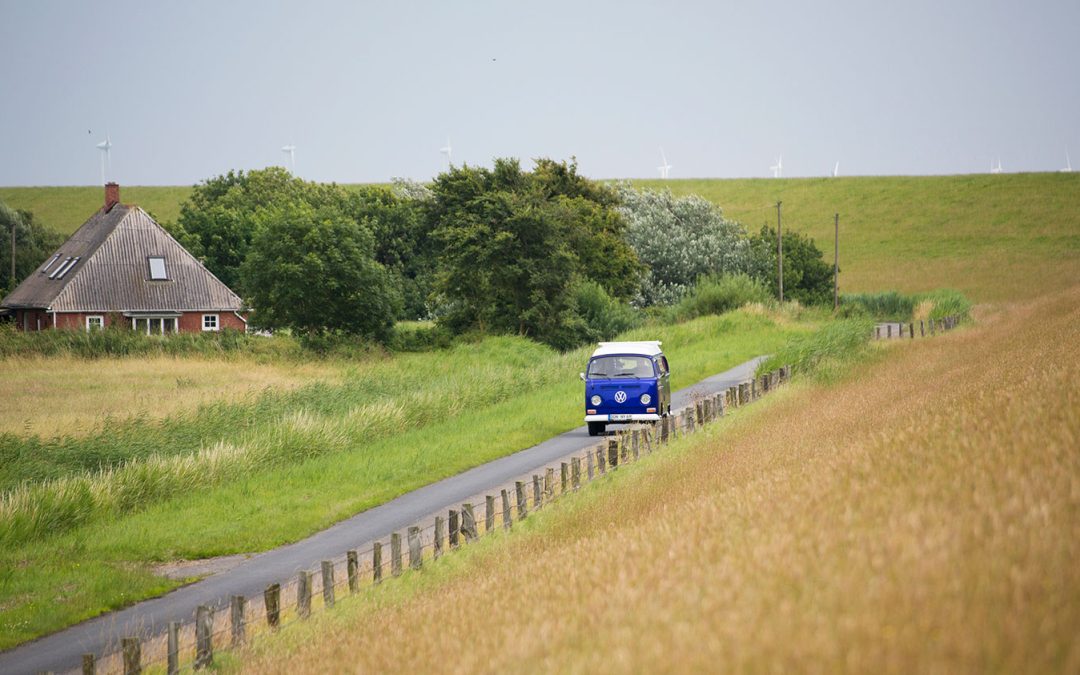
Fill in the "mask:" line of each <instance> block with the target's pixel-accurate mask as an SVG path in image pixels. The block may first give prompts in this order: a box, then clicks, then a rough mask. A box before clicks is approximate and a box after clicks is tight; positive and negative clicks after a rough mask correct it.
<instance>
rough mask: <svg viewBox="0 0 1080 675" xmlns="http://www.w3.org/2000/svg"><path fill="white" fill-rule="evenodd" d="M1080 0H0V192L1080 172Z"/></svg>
mask: <svg viewBox="0 0 1080 675" xmlns="http://www.w3.org/2000/svg"><path fill="white" fill-rule="evenodd" d="M1078 67H1080V1H1078V0H1058V1H1050V0H1034V1H1029V2H1017V1H1016V0H1009V1H1004V2H1000V1H997V0H978V1H975V0H972V1H967V2H949V1H948V0H930V1H924V0H904V1H903V2H872V1H867V0H852V1H850V2H829V1H827V0H823V1H821V2H802V1H799V2H752V1H747V0H743V1H741V2H722V1H712V2H683V3H675V2H640V1H636V0H621V1H618V2H595V1H591V0H577V1H575V2H562V1H558V2H553V1H551V0H546V1H545V2H519V1H515V0H501V1H498V2H496V1H478V2H471V1H468V2H467V1H464V0H461V1H458V0H436V1H432V2H421V1H402V2H386V1H385V0H381V1H379V2H319V1H316V0H305V1H304V2H288V3H284V2H281V3H277V2H261V1H260V2H236V1H230V2H217V1H213V2H190V1H188V2H146V1H144V0H139V1H133V2H113V1H102V0H95V1H94V2H74V1H71V2H56V1H52V0H44V1H43V0H33V1H31V0H24V1H18V2H17V1H14V0H0V93H2V96H0V128H2V132H3V138H4V141H3V144H2V146H0V148H2V149H0V153H2V155H0V156H2V157H3V158H4V161H2V162H0V185H91V184H98V183H100V181H101V175H100V173H101V169H100V159H99V156H100V154H101V153H100V151H99V150H98V149H97V148H96V147H95V145H96V144H97V143H99V142H101V141H102V140H104V139H105V137H106V134H108V135H109V138H110V139H111V141H112V144H113V148H112V151H111V169H110V172H109V178H110V179H115V180H118V181H119V182H121V183H122V184H128V185H177V184H194V183H196V182H198V181H200V180H203V179H205V178H208V177H211V176H215V175H218V174H220V173H223V172H225V171H228V170H229V169H254V168H261V167H265V166H268V165H273V164H278V165H286V164H287V162H288V158H287V155H286V154H285V153H283V152H282V151H281V147H282V146H284V145H287V144H290V143H292V144H295V146H296V153H295V161H296V164H295V168H296V173H297V174H298V175H300V176H301V177H303V178H307V179H312V180H320V181H337V182H344V183H352V182H377V181H378V182H381V181H386V180H388V179H390V178H391V177H395V176H403V177H409V178H414V179H418V180H427V179H430V178H431V177H432V176H434V175H435V174H437V173H438V172H439V171H441V170H443V169H444V168H445V166H446V158H445V155H442V154H440V151H439V150H440V148H441V147H443V146H445V145H446V143H447V138H449V139H450V143H451V146H452V148H453V151H452V152H453V160H454V162H455V164H457V163H462V162H464V163H468V164H480V165H488V166H490V164H491V160H492V158H493V157H504V156H512V157H519V158H521V159H523V160H525V161H526V163H527V164H528V160H529V159H530V158H535V157H541V156H547V157H552V158H554V159H567V158H570V157H571V156H576V157H577V160H578V163H579V166H580V168H581V170H582V171H583V172H584V173H585V174H586V175H589V176H592V177H595V178H613V177H626V178H634V177H657V176H658V170H657V167H658V166H659V165H660V164H661V156H660V148H661V147H663V149H664V152H665V153H666V155H667V160H668V162H669V163H670V165H671V167H672V168H671V170H670V176H671V177H672V178H687V177H755V176H769V175H771V172H770V169H769V167H770V166H772V165H774V164H776V160H777V158H778V157H779V156H781V155H782V156H783V173H784V175H785V176H821V175H826V174H828V173H830V172H831V171H832V169H833V167H834V165H835V163H836V162H837V161H839V163H840V173H841V174H842V175H867V174H941V173H972V172H986V171H988V170H989V168H990V165H991V163H992V162H995V161H996V160H998V159H999V158H1000V161H1001V164H1002V167H1003V169H1004V170H1005V171H1056V170H1058V169H1061V168H1062V167H1064V165H1065V161H1066V160H1065V155H1066V152H1067V151H1068V152H1070V153H1071V154H1072V157H1073V161H1074V162H1076V163H1077V165H1078V168H1080V73H1078V70H1080V68H1078Z"/></svg>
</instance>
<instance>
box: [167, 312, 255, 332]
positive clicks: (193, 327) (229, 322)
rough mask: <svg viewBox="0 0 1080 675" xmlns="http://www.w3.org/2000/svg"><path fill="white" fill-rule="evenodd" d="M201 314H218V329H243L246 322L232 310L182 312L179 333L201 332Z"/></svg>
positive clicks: (245, 326)
mask: <svg viewBox="0 0 1080 675" xmlns="http://www.w3.org/2000/svg"><path fill="white" fill-rule="evenodd" d="M203 314H217V315H218V330H222V329H225V328H231V329H232V330H245V329H246V328H247V324H246V323H244V322H243V321H241V320H240V319H239V318H238V317H237V316H236V314H234V313H232V312H184V314H183V315H182V316H181V317H180V332H181V333H201V332H202V322H203V319H202V318H203Z"/></svg>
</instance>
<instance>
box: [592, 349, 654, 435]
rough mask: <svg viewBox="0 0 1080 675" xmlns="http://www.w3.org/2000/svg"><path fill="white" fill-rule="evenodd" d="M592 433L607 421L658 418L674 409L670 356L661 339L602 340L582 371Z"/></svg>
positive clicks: (597, 430) (650, 419)
mask: <svg viewBox="0 0 1080 675" xmlns="http://www.w3.org/2000/svg"><path fill="white" fill-rule="evenodd" d="M581 379H582V380H584V381H585V421H586V422H587V423H588V424H589V435H590V436H599V435H601V434H603V433H604V431H605V429H606V428H607V425H608V424H619V423H623V424H625V423H629V422H657V421H659V420H660V418H661V416H664V415H667V414H668V413H669V412H671V385H670V382H669V379H670V374H669V372H668V362H667V357H665V356H664V352H663V351H662V350H661V349H660V342H659V341H652V342H601V343H600V345H599V346H598V347H597V348H596V351H594V352H593V354H592V356H590V357H589V367H588V369H587V370H586V371H585V372H584V373H581Z"/></svg>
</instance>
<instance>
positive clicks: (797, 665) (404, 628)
mask: <svg viewBox="0 0 1080 675" xmlns="http://www.w3.org/2000/svg"><path fill="white" fill-rule="evenodd" d="M1077 344H1080V287H1073V288H1072V289H1071V290H1069V291H1067V292H1062V293H1058V294H1055V295H1050V296H1048V297H1046V298H1044V299H1042V300H1040V301H1038V302H1036V303H1033V304H1031V305H1029V306H1022V305H1011V306H1009V307H1007V308H1005V309H1003V310H1001V311H999V312H996V313H994V314H993V315H989V316H984V317H983V320H982V321H981V322H980V323H979V324H978V325H976V326H974V327H971V328H967V329H964V330H961V331H958V332H956V333H950V334H949V335H946V336H941V337H938V338H934V339H927V340H917V341H915V342H907V341H904V342H897V343H892V344H890V345H879V346H878V347H879V349H880V350H881V351H880V352H879V353H878V354H877V355H876V357H871V358H870V359H869V360H868V362H864V363H862V364H859V365H858V367H855V368H852V370H851V371H850V372H849V374H848V376H847V377H845V378H842V379H841V380H840V381H839V382H836V383H834V384H829V385H822V384H812V383H809V382H806V381H803V382H802V383H800V384H796V385H792V386H791V387H788V388H786V389H783V390H781V392H780V393H777V394H774V395H772V396H770V397H768V398H766V399H765V400H763V401H762V402H761V403H758V404H755V405H754V406H752V407H750V408H745V409H742V410H740V411H738V412H736V413H735V414H734V415H733V416H731V417H729V418H728V419H726V420H724V421H723V422H721V423H720V424H717V425H714V426H713V427H710V428H709V429H708V431H707V432H706V433H704V434H702V435H699V436H695V437H692V438H691V439H688V440H684V441H681V442H679V443H677V444H675V445H674V446H672V447H671V448H670V449H669V450H666V451H665V452H664V453H663V454H658V455H653V456H651V457H649V458H646V459H645V460H644V461H642V462H640V463H637V464H632V465H629V466H627V467H624V468H623V469H622V470H620V471H619V472H618V474H617V477H616V478H614V479H611V478H608V479H604V480H600V481H598V482H597V483H593V484H591V485H589V486H588V487H587V488H586V489H584V490H583V491H582V493H580V494H578V495H575V496H573V497H570V498H569V499H567V500H566V501H563V502H559V503H558V504H557V505H556V506H555V507H554V508H551V509H549V510H547V511H543V512H541V513H539V514H537V515H535V516H533V517H531V518H530V519H529V520H528V521H526V522H525V523H521V524H518V525H515V529H514V530H513V532H512V533H511V534H509V535H496V536H494V537H491V538H488V539H485V540H484V541H482V542H481V543H479V544H478V545H475V546H472V547H468V548H467V549H466V550H465V551H464V552H463V553H460V554H455V555H453V556H449V557H447V558H444V559H443V560H442V561H440V562H439V563H437V564H432V565H428V566H427V567H425V568H424V569H423V570H422V571H421V572H419V573H415V572H407V573H406V576H405V578H404V579H403V580H402V581H400V582H395V583H390V584H384V585H383V586H381V587H377V588H375V589H373V590H371V591H369V592H368V593H366V594H364V595H361V596H359V597H358V598H354V599H348V600H345V601H339V605H338V609H337V610H335V611H334V612H328V613H323V614H320V615H318V616H316V617H315V618H313V619H312V620H310V621H309V622H307V623H306V624H300V625H297V626H294V627H292V628H290V629H288V630H286V631H284V632H283V633H282V634H279V635H276V636H273V637H270V638H267V639H264V640H260V641H258V642H257V643H256V644H255V645H254V646H253V647H252V648H250V649H249V650H248V651H246V652H242V653H240V654H239V655H238V657H234V658H232V659H231V664H232V666H231V667H232V669H238V670H242V671H243V672H253V673H264V672H288V673H322V672H382V671H390V670H393V671H409V672H432V671H439V672H448V671H449V672H462V673H465V672H477V671H481V672H492V671H501V670H506V669H512V670H519V669H524V670H526V671H544V672H571V673H573V672H581V673H588V672H657V671H660V672H685V671H708V672H733V671H734V672H741V671H787V670H794V671H807V670H809V671H819V672H837V671H841V672H843V671H857V672H893V673H908V672H1076V671H1077V669H1078V668H1080V643H1078V642H1077V640H1076V635H1077V634H1078V632H1080V602H1078V601H1077V600H1078V598H1080V566H1077V564H1076V560H1077V559H1078V557H1080V416H1078V415H1077V412H1076V411H1077V410H1080V358H1078V356H1077V353H1076V350H1075V345H1077ZM886 357H887V358H886Z"/></svg>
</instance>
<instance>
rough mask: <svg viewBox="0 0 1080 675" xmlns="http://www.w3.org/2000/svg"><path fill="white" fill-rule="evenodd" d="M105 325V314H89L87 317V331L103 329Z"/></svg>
mask: <svg viewBox="0 0 1080 675" xmlns="http://www.w3.org/2000/svg"><path fill="white" fill-rule="evenodd" d="M104 327H105V317H103V316H88V317H86V330H87V332H89V331H92V330H101V329H102V328H104Z"/></svg>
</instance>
